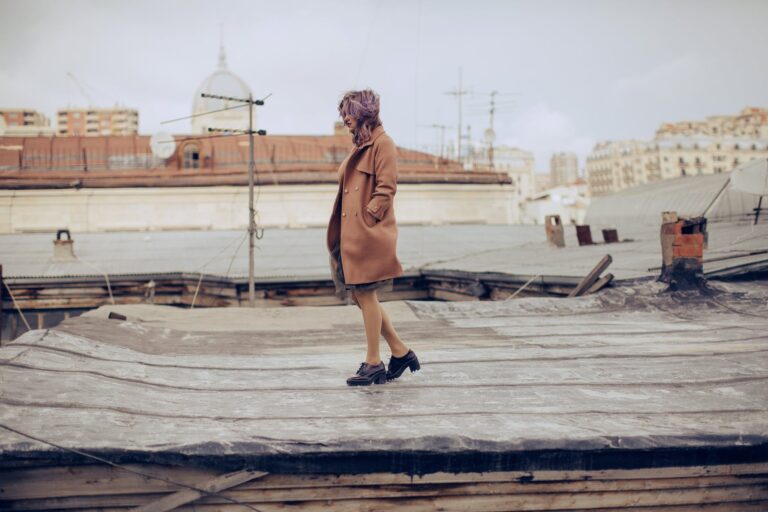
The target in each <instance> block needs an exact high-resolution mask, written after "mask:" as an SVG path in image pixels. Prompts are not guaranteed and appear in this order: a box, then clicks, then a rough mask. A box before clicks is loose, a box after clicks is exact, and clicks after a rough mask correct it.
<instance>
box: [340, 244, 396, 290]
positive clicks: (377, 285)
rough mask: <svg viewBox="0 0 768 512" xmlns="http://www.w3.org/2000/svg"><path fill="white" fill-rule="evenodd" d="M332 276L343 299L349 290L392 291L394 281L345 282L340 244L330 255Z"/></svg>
mask: <svg viewBox="0 0 768 512" xmlns="http://www.w3.org/2000/svg"><path fill="white" fill-rule="evenodd" d="M330 264H331V278H332V279H333V284H334V286H335V287H336V296H337V297H338V298H340V299H342V300H347V298H348V297H349V292H350V291H352V290H361V291H366V292H367V291H371V290H381V291H384V292H391V291H392V286H393V283H394V280H393V279H385V280H383V281H374V282H372V283H360V284H347V283H345V282H344V268H343V267H342V266H341V248H340V247H339V245H336V247H334V248H333V250H332V251H331V257H330Z"/></svg>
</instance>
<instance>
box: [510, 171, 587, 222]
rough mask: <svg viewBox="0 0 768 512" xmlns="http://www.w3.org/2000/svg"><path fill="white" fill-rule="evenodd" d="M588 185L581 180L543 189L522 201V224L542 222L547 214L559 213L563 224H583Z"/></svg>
mask: <svg viewBox="0 0 768 512" xmlns="http://www.w3.org/2000/svg"><path fill="white" fill-rule="evenodd" d="M587 193H588V186H587V184H586V183H585V182H584V181H583V180H582V181H577V182H576V183H574V184H571V185H561V186H559V187H553V188H550V189H549V190H545V191H544V192H541V193H539V194H536V195H535V196H534V197H532V198H531V199H529V200H528V201H526V202H525V203H523V205H522V221H523V224H544V217H546V216H547V215H559V216H560V219H561V220H562V222H563V224H566V225H567V224H583V223H584V217H585V216H586V214H587V207H588V206H589V198H588V197H587Z"/></svg>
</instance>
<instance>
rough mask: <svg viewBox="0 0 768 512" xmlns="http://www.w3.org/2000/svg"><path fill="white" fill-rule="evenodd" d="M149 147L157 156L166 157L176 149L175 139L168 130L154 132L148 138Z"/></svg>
mask: <svg viewBox="0 0 768 512" xmlns="http://www.w3.org/2000/svg"><path fill="white" fill-rule="evenodd" d="M149 147H150V148H151V149H152V154H153V155H155V156H156V157H157V158H163V159H165V158H168V157H170V156H171V155H172V154H173V152H174V151H176V140H175V139H174V138H173V135H171V134H170V133H168V132H162V131H161V132H155V134H154V135H153V136H152V137H151V138H150V139H149Z"/></svg>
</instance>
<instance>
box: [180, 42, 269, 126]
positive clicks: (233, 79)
mask: <svg viewBox="0 0 768 512" xmlns="http://www.w3.org/2000/svg"><path fill="white" fill-rule="evenodd" d="M202 93H206V94H218V95H220V96H231V97H235V98H247V97H248V95H249V94H251V89H250V87H248V85H247V84H246V83H245V82H244V81H243V79H242V78H240V77H239V76H237V75H236V74H234V73H233V72H232V71H230V70H229V69H228V68H227V56H226V54H225V52H224V46H221V47H220V48H219V66H218V68H217V69H216V71H214V72H213V73H211V74H210V75H209V76H208V78H206V79H205V80H203V83H202V84H200V87H198V88H197V92H195V97H194V98H193V100H192V114H201V113H203V112H211V111H214V110H221V109H223V108H228V107H235V106H237V105H239V104H240V103H237V102H232V101H227V100H220V99H214V98H203V97H202V96H200V95H201V94H202ZM251 108H253V128H254V129H256V126H257V125H256V108H255V107H251ZM209 127H210V128H224V129H227V128H228V129H234V130H247V129H248V107H247V106H243V107H241V108H235V109H232V110H224V111H222V112H216V113H214V114H209V115H206V116H198V117H193V118H192V133H194V134H207V133H208V128H209Z"/></svg>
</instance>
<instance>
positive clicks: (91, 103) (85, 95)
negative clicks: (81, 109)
mask: <svg viewBox="0 0 768 512" xmlns="http://www.w3.org/2000/svg"><path fill="white" fill-rule="evenodd" d="M67 76H68V77H69V78H71V79H72V81H73V82H75V85H76V86H77V88H78V89H80V94H82V95H83V96H84V97H85V99H86V100H87V101H88V106H89V107H91V106H93V100H92V99H91V96H90V95H89V94H88V93H87V92H86V91H85V87H83V84H81V83H80V80H78V79H77V77H76V76H75V75H74V74H72V73H71V72H69V71H67Z"/></svg>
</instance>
